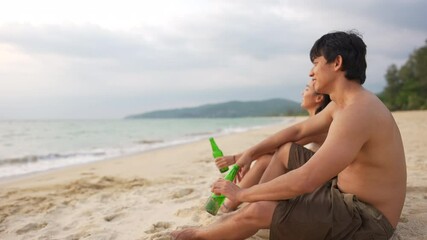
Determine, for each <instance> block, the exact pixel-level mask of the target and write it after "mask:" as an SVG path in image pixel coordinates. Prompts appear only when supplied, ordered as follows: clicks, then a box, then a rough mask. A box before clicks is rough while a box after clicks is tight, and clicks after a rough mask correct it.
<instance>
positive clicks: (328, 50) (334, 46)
mask: <svg viewBox="0 0 427 240" xmlns="http://www.w3.org/2000/svg"><path fill="white" fill-rule="evenodd" d="M338 55H340V56H341V57H342V60H343V61H342V71H344V72H345V77H346V78H347V79H349V80H354V81H358V82H359V83H360V84H363V83H364V82H365V79H366V44H365V43H364V42H363V40H362V37H361V36H360V35H359V34H358V33H357V32H355V31H349V32H332V33H328V34H325V35H323V36H322V37H321V38H319V39H318V40H317V41H316V42H315V43H314V45H313V47H312V48H311V51H310V60H311V61H312V62H313V61H314V59H316V58H317V57H321V56H323V57H324V58H325V59H326V61H327V62H328V63H331V62H333V61H334V60H335V59H336V57H337V56H338Z"/></svg>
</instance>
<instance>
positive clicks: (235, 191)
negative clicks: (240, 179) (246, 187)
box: [212, 178, 242, 202]
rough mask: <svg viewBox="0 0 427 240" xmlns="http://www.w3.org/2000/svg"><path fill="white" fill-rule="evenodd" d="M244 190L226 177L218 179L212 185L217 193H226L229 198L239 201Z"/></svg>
mask: <svg viewBox="0 0 427 240" xmlns="http://www.w3.org/2000/svg"><path fill="white" fill-rule="evenodd" d="M241 191H242V189H240V188H239V187H238V186H237V185H236V184H234V183H232V182H230V181H227V180H225V179H222V178H220V179H218V181H216V182H215V183H214V184H213V185H212V192H213V193H215V194H217V195H220V194H222V195H224V196H226V197H227V198H228V199H230V200H231V201H233V202H237V201H239V199H238V198H239V197H238V195H239V193H240V192H241Z"/></svg>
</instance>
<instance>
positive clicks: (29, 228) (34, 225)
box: [16, 222, 47, 235]
mask: <svg viewBox="0 0 427 240" xmlns="http://www.w3.org/2000/svg"><path fill="white" fill-rule="evenodd" d="M46 226H47V223H46V222H43V223H29V224H27V225H25V226H24V227H22V228H20V229H18V230H17V231H16V234H18V235H21V234H24V233H27V232H31V231H36V230H39V229H42V228H44V227H46Z"/></svg>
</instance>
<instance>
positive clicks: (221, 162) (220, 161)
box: [215, 155, 236, 169]
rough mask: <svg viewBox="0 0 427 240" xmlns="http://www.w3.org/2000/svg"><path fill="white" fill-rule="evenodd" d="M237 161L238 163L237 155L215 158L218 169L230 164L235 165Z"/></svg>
mask: <svg viewBox="0 0 427 240" xmlns="http://www.w3.org/2000/svg"><path fill="white" fill-rule="evenodd" d="M235 163H236V156H235V155H232V156H224V157H219V158H217V159H215V164H216V166H217V167H218V169H221V168H224V167H228V166H230V165H233V164H235Z"/></svg>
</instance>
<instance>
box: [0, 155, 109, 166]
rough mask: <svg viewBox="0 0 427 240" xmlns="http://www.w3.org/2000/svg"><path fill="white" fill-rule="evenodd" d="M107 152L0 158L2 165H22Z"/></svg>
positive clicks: (0, 164)
mask: <svg viewBox="0 0 427 240" xmlns="http://www.w3.org/2000/svg"><path fill="white" fill-rule="evenodd" d="M105 155H106V153H105V152H91V153H65V154H64V153H49V154H46V155H38V156H37V155H29V156H23V157H17V158H6V159H0V166H2V165H21V164H29V163H35V162H38V161H52V160H57V159H69V158H77V157H89V156H97V157H100V156H105Z"/></svg>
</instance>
